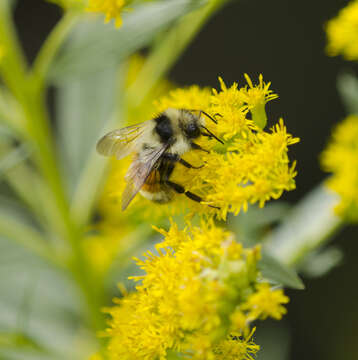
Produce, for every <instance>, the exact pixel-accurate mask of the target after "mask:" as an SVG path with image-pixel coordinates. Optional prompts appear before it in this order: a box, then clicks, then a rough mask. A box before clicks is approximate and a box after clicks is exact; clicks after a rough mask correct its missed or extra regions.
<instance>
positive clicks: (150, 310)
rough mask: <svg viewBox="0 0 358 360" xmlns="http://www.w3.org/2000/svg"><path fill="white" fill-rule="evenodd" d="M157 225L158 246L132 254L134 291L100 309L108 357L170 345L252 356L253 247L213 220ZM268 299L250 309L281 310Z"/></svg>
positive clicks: (158, 351)
mask: <svg viewBox="0 0 358 360" xmlns="http://www.w3.org/2000/svg"><path fill="white" fill-rule="evenodd" d="M160 233H161V234H163V235H164V236H165V239H164V242H163V243H161V244H159V245H158V246H157V249H158V253H154V252H151V251H148V252H146V253H145V254H144V259H141V260H140V259H136V260H137V264H138V266H140V268H141V269H142V270H143V271H144V273H145V274H144V275H143V276H139V277H138V276H137V277H134V278H133V279H134V280H136V281H137V282H138V285H137V287H136V292H135V293H130V294H127V295H125V296H124V297H123V298H121V299H118V300H117V301H116V303H117V305H116V306H114V307H112V308H109V309H107V311H108V313H109V314H110V315H111V320H110V323H109V328H108V329H107V330H106V335H107V336H108V337H109V345H108V351H107V353H108V354H107V356H108V359H109V360H119V359H121V360H122V359H123V360H132V359H133V360H134V359H136V360H140V359H156V358H158V359H165V358H166V355H167V353H168V352H174V353H180V354H184V355H185V357H186V358H188V359H199V360H207V359H235V360H251V359H252V358H253V356H254V355H255V354H256V352H257V351H258V350H259V346H258V345H256V344H255V343H254V341H253V340H252V334H253V329H250V323H251V322H252V320H253V318H252V314H251V312H252V308H251V307H250V308H249V309H246V308H245V304H246V303H247V302H248V301H250V299H251V298H252V296H253V295H254V294H256V293H260V291H261V292H262V290H261V288H260V287H259V286H258V283H257V280H258V279H259V273H258V271H257V267H256V264H257V261H258V259H259V256H258V250H257V249H256V248H254V249H243V248H242V246H241V245H240V244H238V243H237V242H236V241H235V238H234V236H233V235H232V234H231V233H230V232H228V231H226V230H225V229H223V228H220V227H217V226H215V225H214V223H213V222H212V221H209V222H202V224H201V226H200V227H196V226H193V225H191V224H190V223H188V224H187V227H186V228H185V229H184V230H181V231H180V230H179V229H178V227H177V226H176V225H174V223H172V226H171V229H170V230H169V231H164V230H160ZM229 249H230V250H229ZM263 284H266V283H263ZM267 286H268V284H267ZM268 291H269V292H268V295H269V296H271V297H272V294H271V292H270V290H268ZM275 295H276V293H274V296H275ZM261 302H262V301H261ZM256 303H260V302H258V301H254V304H256ZM271 303H273V305H274V306H275V309H276V310H275V309H273V310H272V312H271V313H268V312H269V309H266V308H264V310H262V311H261V312H260V313H257V317H261V316H262V314H266V315H267V316H276V312H275V311H280V312H281V313H283V311H282V310H281V309H279V310H277V304H276V302H275V301H273V300H271ZM281 303H283V301H282V299H281V302H280V304H281ZM230 309H231V310H230ZM232 309H237V310H235V312H236V315H232ZM263 311H266V312H265V313H264V312H263Z"/></svg>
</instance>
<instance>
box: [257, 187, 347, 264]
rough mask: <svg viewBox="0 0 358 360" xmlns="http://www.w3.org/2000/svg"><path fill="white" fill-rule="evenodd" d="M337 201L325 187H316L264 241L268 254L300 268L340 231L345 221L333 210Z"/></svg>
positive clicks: (336, 197) (335, 196)
mask: <svg viewBox="0 0 358 360" xmlns="http://www.w3.org/2000/svg"><path fill="white" fill-rule="evenodd" d="M338 201H339V198H338V195H335V194H334V193H332V192H330V191H329V190H328V189H326V187H325V185H324V184H321V185H319V186H317V187H316V188H315V189H314V190H312V191H311V192H310V193H308V194H307V195H306V196H305V197H304V198H303V199H302V200H301V201H300V202H299V203H298V204H297V205H296V206H294V207H293V208H292V209H291V211H289V212H288V213H287V216H286V217H285V218H284V220H283V221H282V223H281V224H280V225H279V226H278V227H277V228H276V229H275V230H273V231H272V232H271V233H270V234H269V235H268V236H266V237H265V238H264V240H263V243H264V244H265V247H264V249H265V251H267V253H268V254H270V255H271V256H273V257H275V258H276V259H278V260H279V261H280V262H282V263H284V264H286V265H289V266H297V265H299V263H300V262H301V261H302V260H303V259H304V257H305V256H306V255H307V254H309V253H310V252H312V251H313V250H315V249H317V248H319V247H320V246H321V245H322V244H324V243H325V242H327V241H329V240H330V239H331V238H332V235H333V234H335V233H336V232H337V231H338V229H339V228H340V226H341V224H342V221H341V219H340V218H338V216H336V215H335V214H334V211H333V209H334V207H335V205H336V204H337V203H338Z"/></svg>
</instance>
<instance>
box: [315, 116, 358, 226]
mask: <svg viewBox="0 0 358 360" xmlns="http://www.w3.org/2000/svg"><path fill="white" fill-rule="evenodd" d="M322 166H323V168H324V170H326V171H328V172H331V173H332V176H331V177H330V178H329V179H328V180H327V181H326V184H327V186H328V187H329V188H330V189H331V190H333V191H335V192H336V193H338V195H339V196H340V197H341V201H340V203H339V204H338V206H337V207H336V208H335V210H336V213H337V214H338V215H340V216H343V217H345V218H346V219H347V220H350V221H354V222H357V221H358V116H357V115H350V116H348V117H347V118H346V119H345V120H344V121H343V122H341V123H340V124H338V125H337V126H336V128H335V129H334V131H333V135H332V140H331V142H330V143H329V144H328V146H327V148H326V150H325V151H324V152H323V154H322Z"/></svg>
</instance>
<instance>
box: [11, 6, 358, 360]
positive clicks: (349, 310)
mask: <svg viewBox="0 0 358 360" xmlns="http://www.w3.org/2000/svg"><path fill="white" fill-rule="evenodd" d="M346 3H347V1H345V0H316V1H307V0H306V1H287V0H272V1H263V0H261V1H260V0H251V1H249V0H242V1H233V2H232V3H231V5H229V6H227V7H226V8H225V9H224V10H223V11H222V12H221V13H220V14H218V15H217V16H216V17H215V18H214V19H212V20H211V21H210V23H209V24H207V26H206V27H205V28H204V29H203V30H202V31H201V33H200V34H199V36H198V37H197V38H196V39H195V41H194V42H193V43H192V45H191V46H190V47H189V48H188V49H187V51H186V52H185V54H184V55H183V56H182V58H181V59H180V60H179V62H178V63H177V64H176V66H175V67H174V69H173V71H172V72H171V74H170V78H171V79H172V80H174V81H175V82H176V83H177V84H179V85H188V84H192V83H196V84H200V85H206V86H217V85H218V82H217V77H218V76H219V75H220V76H222V77H223V78H224V80H225V82H226V83H227V84H231V83H232V82H233V81H240V82H241V83H243V73H245V72H247V73H248V74H249V75H250V76H251V77H252V78H253V79H255V80H256V79H257V76H258V74H259V73H262V74H263V75H264V80H266V81H271V82H272V89H273V90H275V91H276V92H277V93H278V94H279V96H280V98H279V99H278V100H275V101H273V102H271V103H270V104H269V107H268V108H269V112H270V117H269V118H271V121H276V120H277V119H278V117H280V116H282V117H283V118H284V119H285V123H286V124H287V126H288V129H289V131H290V132H291V133H293V134H294V135H295V136H298V137H300V138H301V142H300V143H299V144H298V145H295V146H294V148H293V149H292V150H291V156H292V158H295V159H297V160H298V171H299V172H298V176H297V190H296V191H294V192H291V193H289V194H286V195H285V197H284V200H287V201H290V202H292V203H294V202H296V201H298V200H299V199H300V198H301V197H302V196H303V195H304V194H305V193H307V192H308V191H309V190H310V189H311V188H312V187H313V186H315V185H316V184H317V183H319V182H320V181H321V180H322V179H323V178H324V177H325V174H324V173H323V172H322V171H321V170H320V167H319V163H318V156H319V154H320V152H321V151H322V149H323V148H324V146H325V144H326V143H327V140H328V137H329V135H330V132H331V128H332V126H333V124H335V123H336V122H337V121H339V120H341V119H342V118H343V117H344V116H345V111H344V108H343V105H342V102H341V101H340V98H339V95H338V93H337V89H336V79H337V75H338V74H339V73H340V72H341V71H342V70H344V69H347V70H349V69H350V70H353V71H354V70H357V66H356V65H355V64H353V63H351V62H345V61H343V60H342V59H340V58H329V57H327V56H326V55H325V52H324V47H325V34H324V31H323V27H324V23H325V22H326V21H327V20H328V19H330V18H332V17H333V16H335V14H336V13H337V12H338V10H339V9H340V8H341V7H343V6H344V5H345V4H346ZM15 16H16V22H17V25H18V29H19V32H20V37H21V39H22V41H23V45H24V48H25V51H26V53H27V55H28V58H29V60H30V61H31V60H32V59H33V57H34V54H35V53H36V51H37V50H38V49H39V47H40V46H41V43H42V42H43V40H44V37H45V36H46V34H47V33H48V32H49V30H50V29H51V28H52V27H53V25H54V24H55V23H56V21H57V20H58V19H59V17H60V10H59V9H58V8H57V7H56V6H54V5H52V4H48V3H46V2H44V1H43V0H20V1H19V6H18V8H17V10H16V14H15ZM269 125H270V124H269ZM335 241H336V244H339V246H340V247H341V248H342V249H343V250H344V253H345V258H344V262H343V264H342V265H341V266H340V267H338V268H336V269H334V270H333V271H331V272H330V273H329V274H327V275H326V276H325V277H323V278H319V279H314V280H312V279H305V283H306V290H305V291H288V295H289V296H290V298H291V303H290V304H289V306H288V310H289V313H288V316H287V318H286V321H287V323H288V325H289V327H290V329H291V335H292V340H291V342H292V346H291V350H290V356H289V359H292V360H298V359H300V360H301V359H306V360H333V359H334V360H338V359H345V360H353V359H355V360H356V359H358V341H357V340H358V311H357V308H358V307H357V305H358V288H357V280H356V275H357V274H358V263H357V260H356V259H357V254H356V253H357V251H358V239H357V228H354V227H351V228H349V229H345V230H344V231H343V232H342V233H340V234H339V236H337V237H336V239H335Z"/></svg>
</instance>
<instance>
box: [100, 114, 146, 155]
mask: <svg viewBox="0 0 358 360" xmlns="http://www.w3.org/2000/svg"><path fill="white" fill-rule="evenodd" d="M147 125H148V121H145V122H142V123H140V124H136V125H132V126H127V127H125V128H122V129H117V130H113V131H111V132H109V133H108V134H106V135H104V136H103V137H102V138H101V139H100V140H99V141H98V143H97V147H96V148H97V151H98V152H99V153H100V154H101V155H105V156H113V155H115V156H116V158H117V159H118V160H119V159H122V158H124V157H126V156H127V155H129V154H130V153H131V152H133V151H135V150H136V149H137V147H138V145H139V144H140V138H141V137H142V136H143V134H144V133H145V131H146V129H147V128H148V126H147Z"/></svg>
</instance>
